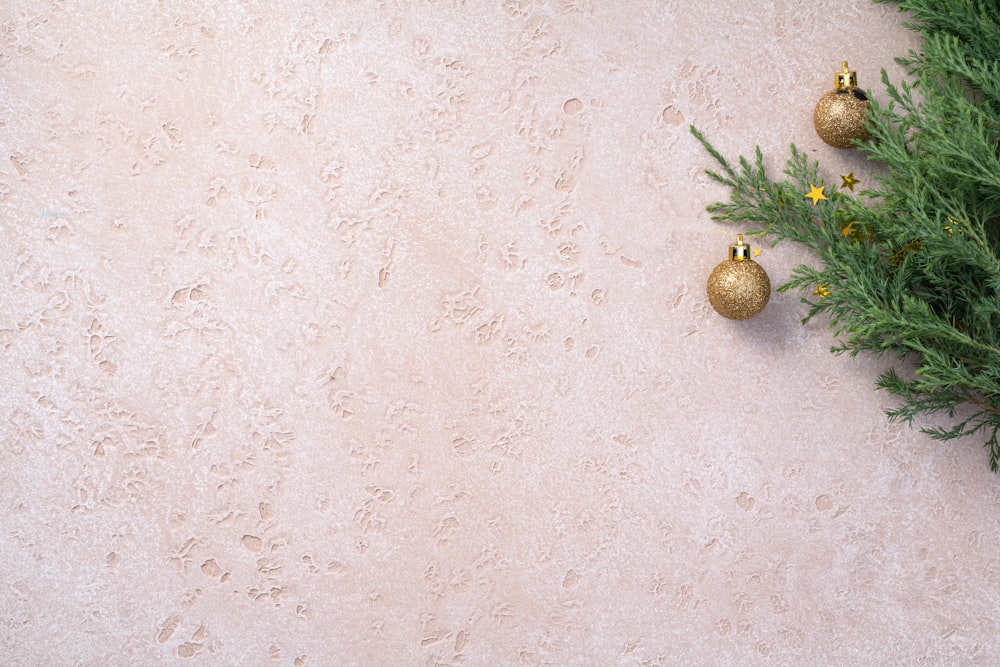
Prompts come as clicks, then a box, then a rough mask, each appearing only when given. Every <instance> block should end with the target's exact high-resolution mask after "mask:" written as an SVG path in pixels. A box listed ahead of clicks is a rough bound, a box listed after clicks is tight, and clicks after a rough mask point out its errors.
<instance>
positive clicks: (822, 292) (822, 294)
mask: <svg viewBox="0 0 1000 667" xmlns="http://www.w3.org/2000/svg"><path fill="white" fill-rule="evenodd" d="M813 294H815V295H816V296H818V297H819V298H821V299H825V298H826V297H828V296H830V288H829V287H827V286H826V285H824V284H822V283H820V284H819V285H817V286H816V291H815V292H813Z"/></svg>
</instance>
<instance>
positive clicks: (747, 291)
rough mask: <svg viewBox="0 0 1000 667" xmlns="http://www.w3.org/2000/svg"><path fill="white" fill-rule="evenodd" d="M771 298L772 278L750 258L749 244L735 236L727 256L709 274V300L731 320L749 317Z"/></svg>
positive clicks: (740, 237)
mask: <svg viewBox="0 0 1000 667" xmlns="http://www.w3.org/2000/svg"><path fill="white" fill-rule="evenodd" d="M770 299H771V280H770V279H769V278H768V277H767V272H766V271H764V269H763V267H761V265H760V264H758V263H757V262H755V261H753V260H752V259H750V246H748V245H747V244H745V243H743V237H742V236H739V237H737V240H736V243H734V244H733V245H731V246H729V259H727V260H726V261H724V262H722V263H721V264H719V265H718V266H716V267H715V268H714V269H713V270H712V274H711V275H710V276H709V277H708V301H709V303H711V304H712V308H715V311H716V312H717V313H719V315H722V316H723V317H728V318H729V319H731V320H748V319H750V318H751V317H753V316H754V315H756V314H757V313H759V312H760V311H762V310H764V306H766V305H767V302H768V301H769V300H770Z"/></svg>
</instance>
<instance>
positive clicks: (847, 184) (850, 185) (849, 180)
mask: <svg viewBox="0 0 1000 667" xmlns="http://www.w3.org/2000/svg"><path fill="white" fill-rule="evenodd" d="M840 178H841V179H843V181H844V182H843V183H842V184H841V185H840V189H841V190H843V189H844V188H847V189H848V190H850V191H851V192H854V186H855V185H857V184H858V183H860V182H861V181H859V180H858V179H856V178H854V172H853V171H852V172H851V173H849V174H848V175H847V176H841V177H840Z"/></svg>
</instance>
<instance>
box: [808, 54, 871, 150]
mask: <svg viewBox="0 0 1000 667" xmlns="http://www.w3.org/2000/svg"><path fill="white" fill-rule="evenodd" d="M835 81H836V87H835V88H834V89H833V90H831V91H829V92H828V93H826V94H825V95H823V97H821V98H819V102H818V103H817V104H816V110H815V111H813V125H814V126H815V127H816V134H818V135H819V138H820V139H822V140H823V141H825V142H826V143H828V144H830V145H831V146H833V147H834V148H850V147H851V146H852V145H854V141H855V140H858V141H868V138H869V137H870V136H871V134H869V132H868V129H867V128H866V127H865V120H866V119H867V118H868V114H869V113H870V112H871V108H872V105H871V102H869V101H868V96H867V95H865V91H863V90H861V89H860V88H858V74H857V72H852V71H850V70H849V69H848V68H847V61H844V63H843V64H842V65H841V69H840V71H839V72H837V74H836V76H835Z"/></svg>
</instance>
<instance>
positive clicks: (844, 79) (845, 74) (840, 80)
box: [834, 60, 858, 90]
mask: <svg viewBox="0 0 1000 667" xmlns="http://www.w3.org/2000/svg"><path fill="white" fill-rule="evenodd" d="M834 87H835V88H836V89H837V90H844V89H845V88H857V87H858V73H857V72H854V71H852V70H851V69H850V68H848V67H847V61H846V60H844V61H843V62H841V64H840V71H839V72H837V73H836V74H835V75H834Z"/></svg>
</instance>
